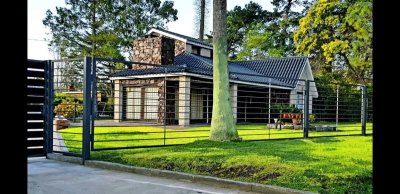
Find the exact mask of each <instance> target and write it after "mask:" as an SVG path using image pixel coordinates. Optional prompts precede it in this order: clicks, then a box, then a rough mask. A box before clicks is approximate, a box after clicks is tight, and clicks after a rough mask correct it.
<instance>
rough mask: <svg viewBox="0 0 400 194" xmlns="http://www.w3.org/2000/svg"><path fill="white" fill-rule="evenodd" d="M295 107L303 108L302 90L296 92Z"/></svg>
mask: <svg viewBox="0 0 400 194" xmlns="http://www.w3.org/2000/svg"><path fill="white" fill-rule="evenodd" d="M296 108H298V109H301V110H303V109H304V95H303V92H297V100H296Z"/></svg>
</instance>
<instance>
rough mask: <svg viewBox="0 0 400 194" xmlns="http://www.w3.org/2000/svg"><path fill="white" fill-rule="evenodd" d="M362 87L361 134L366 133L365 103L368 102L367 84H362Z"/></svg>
mask: <svg viewBox="0 0 400 194" xmlns="http://www.w3.org/2000/svg"><path fill="white" fill-rule="evenodd" d="M361 89H362V99H361V100H362V106H361V134H362V135H366V131H367V104H368V95H367V86H366V85H363V86H362V87H361Z"/></svg>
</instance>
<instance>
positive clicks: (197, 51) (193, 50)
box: [192, 45, 201, 55]
mask: <svg viewBox="0 0 400 194" xmlns="http://www.w3.org/2000/svg"><path fill="white" fill-rule="evenodd" d="M200 50H201V48H200V47H199V46H195V45H192V53H193V54H196V55H200Z"/></svg>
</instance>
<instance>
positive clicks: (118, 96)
mask: <svg viewBox="0 0 400 194" xmlns="http://www.w3.org/2000/svg"><path fill="white" fill-rule="evenodd" d="M121 120H122V87H121V80H115V81H114V122H121Z"/></svg>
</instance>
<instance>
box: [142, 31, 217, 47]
mask: <svg viewBox="0 0 400 194" xmlns="http://www.w3.org/2000/svg"><path fill="white" fill-rule="evenodd" d="M153 32H156V33H158V34H161V35H163V36H167V37H170V38H173V39H178V40H180V41H183V42H186V43H189V44H193V45H197V46H201V47H205V48H208V49H212V48H213V46H212V45H211V44H209V43H206V42H203V41H200V40H198V39H196V38H193V37H190V36H185V35H182V34H178V33H175V32H171V31H168V30H163V29H159V28H152V29H151V30H149V31H148V32H147V35H150V34H151V33H153Z"/></svg>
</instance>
